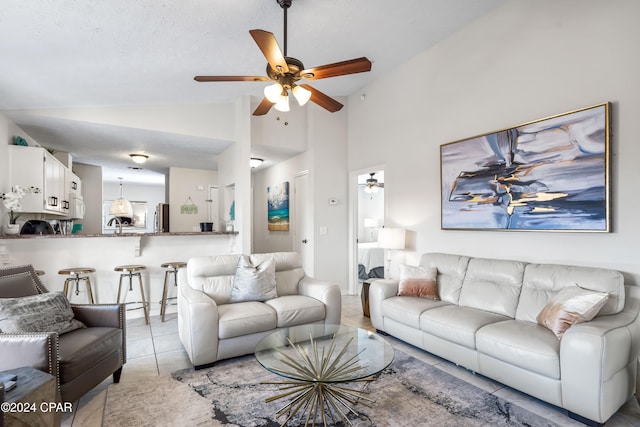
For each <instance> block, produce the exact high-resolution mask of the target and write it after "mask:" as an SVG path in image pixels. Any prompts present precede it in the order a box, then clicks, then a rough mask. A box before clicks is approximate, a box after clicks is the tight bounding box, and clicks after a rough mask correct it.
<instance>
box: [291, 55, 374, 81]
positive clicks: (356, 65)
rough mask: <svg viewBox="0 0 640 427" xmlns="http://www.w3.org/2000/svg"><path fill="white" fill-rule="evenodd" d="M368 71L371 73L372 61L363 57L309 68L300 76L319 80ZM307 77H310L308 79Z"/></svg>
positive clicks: (307, 78)
mask: <svg viewBox="0 0 640 427" xmlns="http://www.w3.org/2000/svg"><path fill="white" fill-rule="evenodd" d="M367 71H371V61H369V60H368V59H367V58H365V57H364V56H363V57H362V58H356V59H350V60H348V61H342V62H336V63H334V64H327V65H321V66H319V67H313V68H309V69H307V70H303V71H301V72H300V75H301V76H302V77H303V78H304V79H306V80H318V79H326V78H327V77H337V76H344V75H347V74H356V73H365V72H367ZM307 75H309V77H306V76H307ZM311 75H313V76H311Z"/></svg>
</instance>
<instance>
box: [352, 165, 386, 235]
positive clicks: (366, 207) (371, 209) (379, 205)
mask: <svg viewBox="0 0 640 427" xmlns="http://www.w3.org/2000/svg"><path fill="white" fill-rule="evenodd" d="M367 176H368V175H367ZM364 189H365V187H362V186H360V187H358V242H377V241H378V230H379V229H380V228H382V227H383V226H384V188H380V189H378V192H377V193H372V194H368V193H367V192H365V191H364ZM365 218H372V219H374V220H377V221H378V226H377V227H374V228H369V227H365V226H364V220H365Z"/></svg>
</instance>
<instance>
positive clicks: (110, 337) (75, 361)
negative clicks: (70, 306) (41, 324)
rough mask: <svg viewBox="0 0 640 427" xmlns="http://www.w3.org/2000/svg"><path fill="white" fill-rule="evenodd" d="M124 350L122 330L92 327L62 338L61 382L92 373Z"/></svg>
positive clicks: (70, 333) (67, 334)
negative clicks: (104, 361) (114, 354)
mask: <svg viewBox="0 0 640 427" xmlns="http://www.w3.org/2000/svg"><path fill="white" fill-rule="evenodd" d="M120 348H122V329H119V328H105V327H92V328H85V329H76V330H75V331H72V332H69V333H66V334H64V335H61V336H60V362H59V363H60V369H59V372H60V376H61V377H60V382H61V383H66V382H69V381H71V380H73V379H74V378H76V377H78V376H79V375H82V374H84V373H86V372H88V371H90V370H91V369H92V368H93V367H95V366H96V365H98V364H99V363H100V361H102V360H104V359H106V358H108V357H109V356H111V355H112V354H113V353H114V352H118V351H120Z"/></svg>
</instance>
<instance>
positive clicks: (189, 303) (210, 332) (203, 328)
mask: <svg viewBox="0 0 640 427" xmlns="http://www.w3.org/2000/svg"><path fill="white" fill-rule="evenodd" d="M218 318H219V317H218V305H217V304H216V302H215V301H214V300H213V299H212V298H210V297H209V296H208V295H207V294H205V293H204V292H202V291H199V290H196V289H193V288H192V287H191V286H189V284H188V283H185V282H184V281H183V282H178V335H179V336H180V340H181V341H182V345H183V346H184V348H185V350H186V352H187V355H188V356H189V359H190V360H191V363H193V365H194V366H201V365H207V364H210V363H213V362H215V361H216V360H217V358H218Z"/></svg>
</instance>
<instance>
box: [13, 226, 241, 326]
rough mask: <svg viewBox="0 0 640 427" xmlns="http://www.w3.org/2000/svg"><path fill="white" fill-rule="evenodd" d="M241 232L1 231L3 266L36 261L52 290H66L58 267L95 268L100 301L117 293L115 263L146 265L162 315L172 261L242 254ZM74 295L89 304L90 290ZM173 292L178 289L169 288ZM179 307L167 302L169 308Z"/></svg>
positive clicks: (150, 294) (154, 305) (155, 308)
mask: <svg viewBox="0 0 640 427" xmlns="http://www.w3.org/2000/svg"><path fill="white" fill-rule="evenodd" d="M237 240H238V233H237V232H219V231H212V232H177V233H123V234H96V235H89V234H70V235H61V234H53V235H2V236H0V265H1V266H2V267H7V266H12V265H22V264H32V265H33V266H34V268H36V269H38V270H42V271H44V273H45V274H44V275H42V276H40V279H41V280H42V282H43V283H44V285H45V286H46V287H47V288H48V289H49V290H51V291H62V290H63V287H64V282H65V278H66V277H65V276H60V275H58V271H60V270H63V269H66V268H72V267H85V268H88V267H90V268H93V269H95V272H93V273H91V283H92V286H93V298H94V300H95V303H97V304H104V303H113V302H115V301H116V298H117V292H118V280H119V274H118V273H117V272H115V271H114V268H115V267H116V266H119V265H123V264H125V265H126V264H139V265H144V266H146V269H145V270H144V272H143V275H142V279H143V283H144V288H145V289H144V291H145V294H146V296H147V300H148V301H149V303H150V304H149V310H150V314H151V315H158V314H160V308H161V304H160V301H161V299H162V293H163V285H164V275H165V269H164V268H162V264H164V263H167V262H179V261H182V262H187V261H188V260H189V258H191V257H194V256H200V255H221V254H230V253H237V252H238V249H237V247H238V246H237ZM80 290H81V292H80V294H79V295H77V296H76V295H74V296H73V302H74V303H89V301H90V298H89V295H88V293H87V292H86V291H85V290H84V289H83V288H80ZM169 294H170V295H169V296H175V290H172V289H169ZM172 312H175V306H168V307H167V313H172ZM143 315H144V314H143V312H142V310H136V311H131V312H128V313H127V316H128V317H131V318H133V317H142V316H143Z"/></svg>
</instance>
